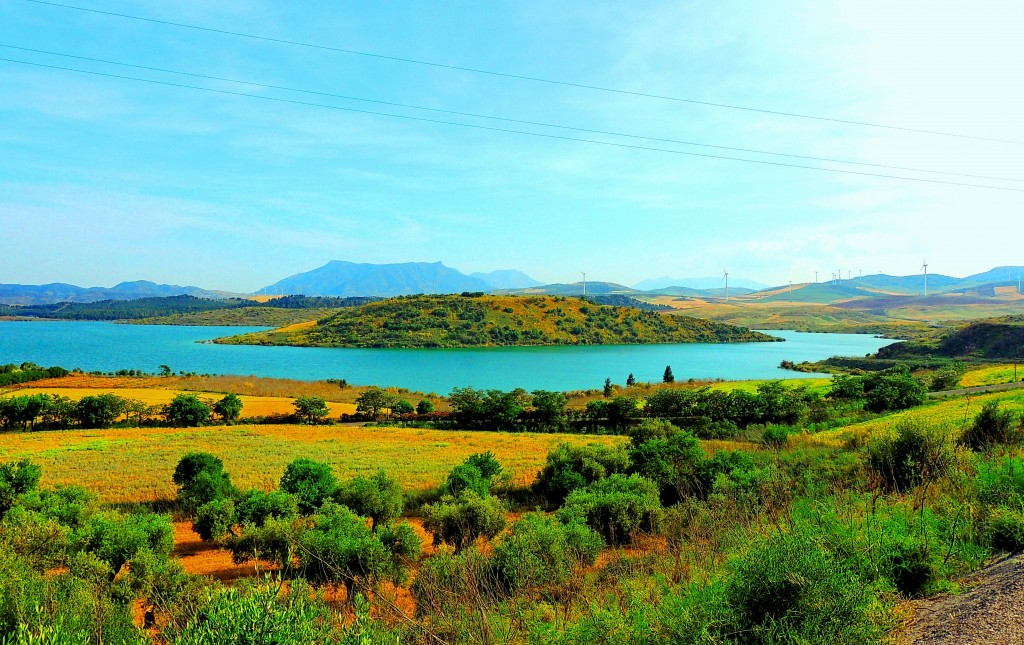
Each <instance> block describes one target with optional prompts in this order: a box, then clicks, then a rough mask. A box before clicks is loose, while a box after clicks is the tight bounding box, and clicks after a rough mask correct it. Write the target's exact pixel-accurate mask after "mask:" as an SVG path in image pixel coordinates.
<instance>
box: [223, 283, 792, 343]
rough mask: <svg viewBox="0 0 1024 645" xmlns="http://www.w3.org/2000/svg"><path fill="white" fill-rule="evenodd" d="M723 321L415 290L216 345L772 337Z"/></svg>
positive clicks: (553, 300) (582, 303) (579, 302)
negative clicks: (425, 293) (412, 292)
mask: <svg viewBox="0 0 1024 645" xmlns="http://www.w3.org/2000/svg"><path fill="white" fill-rule="evenodd" d="M779 340H781V339H779V338H776V337H774V336H769V335H767V334H762V333H759V332H755V331H751V330H749V329H747V328H745V327H737V326H735V325H729V324H725V323H717V322H712V321H710V320H703V319H700V318H690V317H686V316H678V315H668V314H662V313H658V312H654V311H644V310H641V309H636V308H633V307H618V306H607V305H600V304H596V303H594V302H592V301H589V300H586V299H583V298H570V297H563V296H490V295H484V294H481V293H464V294H461V295H442V296H438V295H417V296H404V297H398V298H389V299H387V300H381V301H378V302H371V303H369V304H366V305H363V306H360V307H353V308H350V309H343V310H341V311H338V312H337V313H334V314H332V315H331V316H328V317H326V318H323V319H321V320H318V321H315V322H313V321H311V322H309V323H305V324H299V325H291V326H289V327H282V328H280V329H275V330H272V331H265V332H257V333H252V334H243V335H239V336H230V337H226V338H219V339H217V340H216V341H214V342H217V343H223V344H238V345H241V344H244V345H291V346H298V347H363V348H371V347H373V348H380V347H403V348H413V347H445V348H454V347H526V346H542V345H641V344H656V343H741V342H773V341H779Z"/></svg>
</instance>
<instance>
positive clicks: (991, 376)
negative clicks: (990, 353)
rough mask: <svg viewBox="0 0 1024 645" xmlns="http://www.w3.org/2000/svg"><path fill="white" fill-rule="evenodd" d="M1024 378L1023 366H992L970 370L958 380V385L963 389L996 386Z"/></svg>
mask: <svg viewBox="0 0 1024 645" xmlns="http://www.w3.org/2000/svg"><path fill="white" fill-rule="evenodd" d="M1021 377H1024V365H1019V366H1017V368H1016V369H1014V366H1013V365H993V366H991V367H983V368H981V369H977V370H971V371H970V372H967V373H966V374H964V377H963V378H962V379H960V385H962V386H964V387H977V386H981V385H996V384H999V383H1010V382H1011V381H1014V380H1019V379H1020V378H1021Z"/></svg>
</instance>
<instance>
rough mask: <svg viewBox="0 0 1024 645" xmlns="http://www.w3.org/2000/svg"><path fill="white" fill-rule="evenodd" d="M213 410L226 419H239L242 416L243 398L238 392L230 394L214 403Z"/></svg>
mask: <svg viewBox="0 0 1024 645" xmlns="http://www.w3.org/2000/svg"><path fill="white" fill-rule="evenodd" d="M213 411H214V412H215V413H216V414H217V416H219V417H220V418H221V419H223V420H224V421H229V422H230V421H238V417H240V416H242V399H240V398H238V395H237V394H228V395H227V396H225V397H224V398H223V399H221V400H220V401H217V402H216V403H214V404H213Z"/></svg>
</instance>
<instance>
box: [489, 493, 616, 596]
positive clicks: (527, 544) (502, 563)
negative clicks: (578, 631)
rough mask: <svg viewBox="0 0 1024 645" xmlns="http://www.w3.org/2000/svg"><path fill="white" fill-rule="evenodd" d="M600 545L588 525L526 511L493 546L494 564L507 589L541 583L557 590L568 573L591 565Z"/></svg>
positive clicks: (513, 589) (566, 578)
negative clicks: (568, 523) (567, 523)
mask: <svg viewBox="0 0 1024 645" xmlns="http://www.w3.org/2000/svg"><path fill="white" fill-rule="evenodd" d="M603 546H604V543H603V542H602V541H601V538H600V536H598V535H597V533H595V532H594V531H593V530H592V529H590V528H589V527H587V526H584V525H582V524H570V525H568V526H567V525H564V524H562V523H561V522H559V521H558V520H557V519H556V518H554V517H545V516H543V515H540V514H537V513H529V514H526V515H524V516H523V517H522V518H521V519H520V520H519V521H518V522H516V523H515V524H513V525H512V530H511V531H510V532H509V533H508V534H507V535H505V536H504V537H503V538H502V539H501V540H500V541H499V542H498V543H497V544H496V545H495V547H494V565H495V567H496V570H497V572H498V574H499V575H500V577H501V581H502V584H503V587H504V588H505V589H507V590H509V591H512V592H515V591H517V590H519V589H523V588H526V587H537V586H540V585H544V586H546V587H548V588H549V590H550V591H555V592H557V588H558V587H559V586H560V585H563V584H565V583H566V582H567V581H568V580H569V576H570V575H572V574H573V573H576V572H578V571H579V570H580V569H581V568H582V567H584V566H587V565H591V564H593V563H594V562H595V561H596V560H597V556H598V554H599V553H600V551H601V548H602V547H603Z"/></svg>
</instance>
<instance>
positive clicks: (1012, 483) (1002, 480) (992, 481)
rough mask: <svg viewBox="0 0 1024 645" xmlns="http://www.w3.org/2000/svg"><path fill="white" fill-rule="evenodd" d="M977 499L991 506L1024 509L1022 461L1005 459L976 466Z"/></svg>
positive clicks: (1018, 458)
mask: <svg viewBox="0 0 1024 645" xmlns="http://www.w3.org/2000/svg"><path fill="white" fill-rule="evenodd" d="M975 481H976V485H977V488H978V498H979V499H980V501H981V502H982V503H984V504H988V505H991V506H1015V507H1016V506H1019V507H1021V508H1024V459H1021V458H1020V457H1005V458H1003V459H999V460H985V461H982V462H980V463H979V464H978V475H977V478H976V480H975Z"/></svg>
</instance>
